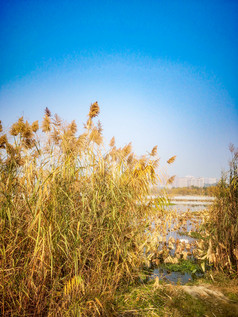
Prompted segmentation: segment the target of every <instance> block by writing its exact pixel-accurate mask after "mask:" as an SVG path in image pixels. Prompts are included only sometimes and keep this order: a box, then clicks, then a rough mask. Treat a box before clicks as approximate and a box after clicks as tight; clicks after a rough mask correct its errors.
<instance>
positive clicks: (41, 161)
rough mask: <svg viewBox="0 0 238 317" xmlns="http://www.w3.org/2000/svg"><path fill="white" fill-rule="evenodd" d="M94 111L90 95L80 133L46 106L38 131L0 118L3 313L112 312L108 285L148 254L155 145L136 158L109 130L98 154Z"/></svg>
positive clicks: (133, 272)
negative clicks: (8, 125) (109, 136)
mask: <svg viewBox="0 0 238 317" xmlns="http://www.w3.org/2000/svg"><path fill="white" fill-rule="evenodd" d="M98 114H99V106H98V104H97V103H94V104H92V105H91V107H90V112H89V115H88V121H87V123H86V125H85V127H84V128H85V131H84V133H83V134H81V135H79V136H76V133H77V125H76V123H75V122H74V121H73V122H72V123H70V124H66V123H64V122H63V121H62V120H61V119H60V118H59V117H58V116H57V115H55V116H54V117H53V116H52V115H51V113H50V111H49V110H48V109H47V108H46V112H45V116H44V119H43V122H42V125H41V128H42V132H39V124H38V121H35V122H33V123H32V124H30V123H28V122H27V121H24V119H23V118H20V119H19V120H18V121H17V122H16V123H14V124H13V125H12V127H11V129H10V131H9V134H4V133H3V131H2V130H3V129H2V125H0V132H1V134H0V135H1V136H0V153H1V157H0V159H1V167H0V180H1V182H0V186H1V189H0V206H1V207H0V208H1V209H0V228H1V236H0V247H1V257H0V265H1V272H0V280H1V287H0V307H1V313H2V315H5V316H10V315H11V316H28V315H32V316H79V315H80V316H94V315H95V316H96V315H100V314H101V315H113V314H114V312H113V311H114V310H113V304H112V302H113V299H114V295H115V291H116V290H117V289H118V288H119V287H120V286H121V285H123V286H125V285H127V284H129V283H131V282H132V281H134V280H135V279H136V278H137V277H138V272H139V270H140V268H141V267H142V265H143V263H144V262H146V261H147V260H146V254H147V252H145V246H146V243H148V245H149V243H150V241H152V240H151V239H152V238H151V235H149V234H148V229H149V230H150V226H152V221H153V217H154V216H156V217H158V210H156V208H155V207H154V205H153V204H152V202H150V201H147V200H145V197H146V196H147V195H148V194H150V188H151V185H155V184H156V183H157V181H158V179H157V176H156V173H155V169H156V168H157V165H158V159H156V157H155V156H156V151H157V148H156V147H154V149H153V150H152V152H151V153H150V154H148V155H147V156H143V157H142V158H137V157H136V156H135V155H134V154H133V153H132V148H131V144H128V145H126V146H125V147H123V148H116V146H115V140H114V138H113V139H112V140H111V143H110V147H109V150H108V151H107V152H105V150H104V145H103V138H102V127H101V124H100V122H98V124H97V125H95V124H94V123H93V119H94V117H96V116H97V115H98ZM151 230H152V229H151ZM153 230H155V228H153ZM147 250H149V249H147Z"/></svg>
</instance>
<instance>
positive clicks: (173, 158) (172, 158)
mask: <svg viewBox="0 0 238 317" xmlns="http://www.w3.org/2000/svg"><path fill="white" fill-rule="evenodd" d="M175 159H176V155H174V156H172V157H171V158H170V159H168V161H167V163H168V164H172V163H173V162H174V161H175Z"/></svg>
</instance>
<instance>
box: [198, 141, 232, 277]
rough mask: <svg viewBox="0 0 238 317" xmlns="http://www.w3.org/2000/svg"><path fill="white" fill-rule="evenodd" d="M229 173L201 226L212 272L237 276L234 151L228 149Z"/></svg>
mask: <svg viewBox="0 0 238 317" xmlns="http://www.w3.org/2000/svg"><path fill="white" fill-rule="evenodd" d="M230 152H231V161H230V169H229V171H228V172H227V173H224V174H223V176H222V178H221V180H220V182H219V184H218V185H217V186H216V189H215V191H214V192H215V197H216V200H215V202H214V204H213V205H212V206H211V208H210V209H209V210H208V213H207V218H206V222H205V236H206V241H207V243H206V244H205V249H206V254H205V255H204V258H206V259H208V260H209V262H210V263H212V264H213V265H214V266H215V268H217V269H219V270H224V271H226V272H229V273H231V274H232V275H236V276H237V275H238V149H235V147H234V146H233V145H230Z"/></svg>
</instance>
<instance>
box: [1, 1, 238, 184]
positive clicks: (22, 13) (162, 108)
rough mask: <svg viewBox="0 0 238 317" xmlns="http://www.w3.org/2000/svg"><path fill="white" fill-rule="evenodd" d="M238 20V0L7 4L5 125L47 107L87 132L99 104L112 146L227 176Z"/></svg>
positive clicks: (236, 98)
mask: <svg viewBox="0 0 238 317" xmlns="http://www.w3.org/2000/svg"><path fill="white" fill-rule="evenodd" d="M237 16H238V1H233V0H231V1H225V0H216V1H214V0H207V1H196V0H189V1H188V0H182V1H181V0H172V1H165V0H162V1H153V0H147V1H145V0H137V1H135V0H131V1H126V0H121V1H108V0H101V1H96V0H88V1H82V0H72V1H67V0H60V1H56V0H52V1H46V0H42V1H36V0H32V1H26V0H21V1H19V0H11V1H0V40H1V50H0V70H1V71H0V120H2V123H3V125H4V127H5V128H8V127H9V126H10V125H11V124H12V123H13V122H15V121H16V120H17V119H18V118H19V117H20V116H22V115H23V116H24V118H25V119H27V120H29V121H31V122H33V121H35V120H38V119H39V120H40V119H42V117H43V114H44V109H45V108H46V107H48V108H49V109H50V110H51V112H52V113H53V114H54V113H57V114H58V115H59V116H60V117H62V118H63V119H64V120H67V121H68V122H70V121H72V120H75V121H76V123H77V124H78V130H79V132H81V131H83V123H85V122H86V120H87V113H88V109H89V107H90V104H91V103H93V102H95V101H98V104H99V106H100V109H101V113H100V116H99V119H100V121H101V122H102V126H103V134H104V136H105V141H106V144H108V143H109V141H110V139H111V138H112V137H113V136H115V139H116V145H117V146H118V147H122V146H124V145H126V144H128V143H129V142H132V147H133V151H134V152H135V153H136V154H137V155H143V154H145V153H148V152H150V151H151V149H152V148H153V147H154V146H155V145H158V155H159V157H160V158H161V160H160V163H161V169H163V168H165V170H166V173H168V174H169V175H194V176H195V177H199V176H200V175H203V176H204V177H216V178H219V177H220V175H221V172H222V170H227V169H228V167H229V165H228V162H229V158H230V153H229V150H228V146H229V143H234V145H235V146H238V124H237V123H238V90H237V78H238V36H237V34H238V19H237ZM173 155H176V156H177V158H176V161H175V163H174V164H172V165H171V166H169V167H166V161H167V160H168V158H170V157H171V156H173Z"/></svg>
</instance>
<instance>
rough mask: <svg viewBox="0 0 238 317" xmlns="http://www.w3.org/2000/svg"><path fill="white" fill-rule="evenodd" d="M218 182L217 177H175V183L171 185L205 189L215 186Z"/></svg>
mask: <svg viewBox="0 0 238 317" xmlns="http://www.w3.org/2000/svg"><path fill="white" fill-rule="evenodd" d="M217 182H218V179H217V178H216V177H194V176H190V175H188V176H184V177H175V180H174V182H173V183H172V184H171V186H172V187H191V186H194V187H205V186H211V185H215V184H216V183H217Z"/></svg>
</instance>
